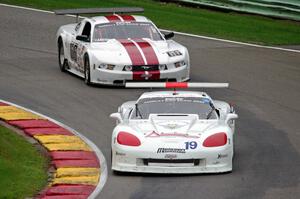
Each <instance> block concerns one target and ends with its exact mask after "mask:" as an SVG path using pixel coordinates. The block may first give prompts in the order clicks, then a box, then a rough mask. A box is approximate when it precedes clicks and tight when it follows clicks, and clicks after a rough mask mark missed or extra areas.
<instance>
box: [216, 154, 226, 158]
mask: <svg viewBox="0 0 300 199" xmlns="http://www.w3.org/2000/svg"><path fill="white" fill-rule="evenodd" d="M227 157H228V154H218V159H221V158H227Z"/></svg>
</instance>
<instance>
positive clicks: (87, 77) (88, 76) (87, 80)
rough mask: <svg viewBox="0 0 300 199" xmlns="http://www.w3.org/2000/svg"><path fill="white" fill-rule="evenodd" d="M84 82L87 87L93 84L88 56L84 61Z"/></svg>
mask: <svg viewBox="0 0 300 199" xmlns="http://www.w3.org/2000/svg"><path fill="white" fill-rule="evenodd" d="M84 82H85V83H86V84H87V85H90V84H91V73H90V60H89V57H88V56H86V58H85V59H84Z"/></svg>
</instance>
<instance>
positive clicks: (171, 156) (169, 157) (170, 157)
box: [165, 154, 177, 159]
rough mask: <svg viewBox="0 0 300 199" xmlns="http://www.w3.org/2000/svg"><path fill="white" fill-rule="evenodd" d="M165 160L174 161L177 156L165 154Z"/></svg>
mask: <svg viewBox="0 0 300 199" xmlns="http://www.w3.org/2000/svg"><path fill="white" fill-rule="evenodd" d="M165 158H166V159H176V158H177V155H176V154H166V155H165Z"/></svg>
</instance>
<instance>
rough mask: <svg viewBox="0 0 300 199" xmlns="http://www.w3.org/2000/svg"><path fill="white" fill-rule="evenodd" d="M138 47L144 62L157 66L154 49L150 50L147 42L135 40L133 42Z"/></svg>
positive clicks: (150, 47)
mask: <svg viewBox="0 0 300 199" xmlns="http://www.w3.org/2000/svg"><path fill="white" fill-rule="evenodd" d="M134 41H135V42H136V43H137V44H138V45H139V47H140V48H141V49H142V51H143V53H144V55H145V58H146V61H147V65H158V64H159V62H158V58H157V56H156V53H155V51H154V49H153V48H152V46H151V45H150V44H149V42H147V41H145V40H143V39H136V40H134Z"/></svg>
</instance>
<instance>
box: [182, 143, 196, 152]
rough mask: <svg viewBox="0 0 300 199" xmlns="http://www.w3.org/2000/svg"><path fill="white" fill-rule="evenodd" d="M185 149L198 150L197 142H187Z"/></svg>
mask: <svg viewBox="0 0 300 199" xmlns="http://www.w3.org/2000/svg"><path fill="white" fill-rule="evenodd" d="M184 144H185V149H186V150H188V149H196V148H197V145H198V144H197V142H195V141H192V142H185V143H184Z"/></svg>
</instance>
